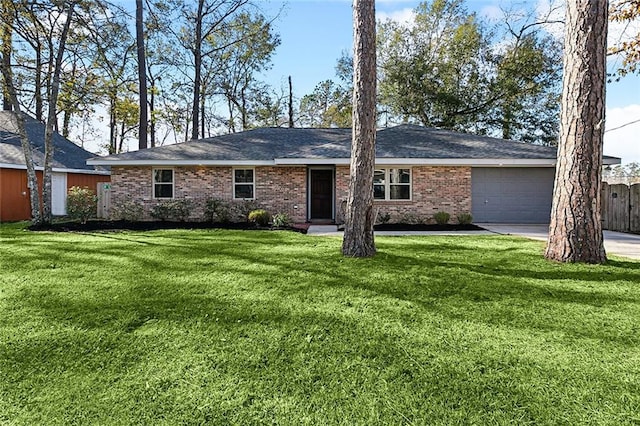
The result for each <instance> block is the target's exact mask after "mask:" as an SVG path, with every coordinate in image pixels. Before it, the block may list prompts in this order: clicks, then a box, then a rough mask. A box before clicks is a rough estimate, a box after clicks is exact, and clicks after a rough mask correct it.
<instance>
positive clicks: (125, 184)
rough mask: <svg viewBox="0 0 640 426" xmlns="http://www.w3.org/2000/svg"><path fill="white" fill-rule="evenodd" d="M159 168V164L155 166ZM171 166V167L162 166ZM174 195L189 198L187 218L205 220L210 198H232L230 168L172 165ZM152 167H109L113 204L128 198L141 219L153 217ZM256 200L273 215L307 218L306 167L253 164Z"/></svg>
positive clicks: (227, 199)
mask: <svg viewBox="0 0 640 426" xmlns="http://www.w3.org/2000/svg"><path fill="white" fill-rule="evenodd" d="M158 168H162V167H158ZM164 168H170V167H164ZM171 168H172V169H173V179H174V194H173V195H174V198H175V199H177V200H180V199H187V200H190V201H192V206H193V209H192V212H191V215H190V217H189V220H192V221H200V220H204V205H205V202H206V200H208V199H211V198H216V199H221V200H226V201H232V200H233V169H232V168H231V167H208V166H206V167H205V166H185V167H171ZM152 170H153V167H112V169H111V190H112V194H111V196H112V206H114V207H117V206H119V205H122V204H123V203H124V202H127V201H134V202H137V203H140V204H142V206H143V211H144V214H143V219H144V220H153V218H152V217H151V214H150V211H151V209H152V208H153V206H155V205H156V204H158V203H159V202H161V201H162V200H157V199H154V198H153V176H152ZM254 170H255V174H254V179H255V194H254V195H255V198H256V199H255V201H256V203H257V204H259V206H260V207H262V208H265V209H266V210H267V211H269V212H270V213H272V214H275V213H287V214H288V215H289V216H290V217H291V218H292V219H293V220H294V221H295V222H304V221H305V220H306V214H307V213H306V203H307V201H306V200H307V184H306V182H307V169H306V167H255V168H254Z"/></svg>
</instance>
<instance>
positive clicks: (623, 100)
mask: <svg viewBox="0 0 640 426" xmlns="http://www.w3.org/2000/svg"><path fill="white" fill-rule="evenodd" d="M418 3H419V2H418V1H414V0H377V1H376V15H377V18H378V19H383V20H384V19H387V18H392V19H406V17H408V16H410V13H411V11H412V10H413V9H414V8H415V7H416V5H418ZM516 3H517V2H513V1H506V0H467V1H466V5H467V7H468V9H469V10H470V11H475V12H477V13H478V14H479V15H480V16H483V17H485V18H487V19H493V18H495V17H496V16H498V15H499V13H500V9H501V8H502V9H505V8H510V7H512V6H513V4H516ZM258 4H259V5H260V6H261V7H262V8H263V9H264V10H265V12H266V13H267V14H271V16H275V15H276V14H277V13H278V12H279V11H280V13H279V15H278V17H277V18H276V21H275V22H274V26H275V29H276V31H277V32H278V33H279V34H280V38H281V45H280V46H279V47H278V48H277V50H276V54H275V56H274V61H273V62H274V63H273V67H272V68H271V69H270V70H269V71H268V72H267V73H266V74H265V75H264V78H265V80H266V81H267V82H269V83H270V84H272V85H273V86H274V87H283V88H286V87H288V82H287V79H288V76H291V77H292V81H293V90H294V94H295V96H296V97H298V98H300V97H302V96H304V95H305V94H308V93H311V92H312V91H313V89H314V87H315V86H316V84H318V83H320V82H321V81H324V80H327V79H333V78H335V65H336V61H337V59H338V58H339V57H340V56H341V53H342V52H343V51H345V50H346V51H351V49H352V42H353V29H352V27H353V24H352V8H351V5H352V1H351V0H322V1H319V0H289V1H287V2H282V1H274V0H258ZM538 5H539V7H540V8H542V9H544V8H545V7H548V5H547V4H546V0H538ZM550 30H551V31H556V32H558V34H561V32H562V29H561V28H557V27H556V28H552V29H550ZM630 30H631V31H640V23H638V25H636V26H633V27H632V28H630V29H627V32H629V31H630ZM621 33H622V31H621V29H620V26H619V25H616V26H611V27H610V30H609V39H610V40H617V39H619V38H620V37H621ZM616 61H619V58H611V59H610V60H609V66H610V68H611V69H614V67H615V65H616V64H617V63H618V62H616ZM606 96H607V97H606V114H607V117H606V127H605V142H604V154H605V155H611V156H615V157H621V158H622V163H623V164H625V163H630V162H640V121H638V122H636V123H633V124H628V123H631V122H633V121H637V120H640V76H638V75H632V76H627V77H625V78H623V79H622V80H621V81H619V82H612V83H609V84H608V85H607V95H606ZM621 126H624V127H621Z"/></svg>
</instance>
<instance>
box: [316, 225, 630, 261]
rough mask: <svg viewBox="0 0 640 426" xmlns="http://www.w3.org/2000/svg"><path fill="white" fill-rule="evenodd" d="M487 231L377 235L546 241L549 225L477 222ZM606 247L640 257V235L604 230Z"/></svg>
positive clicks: (326, 229) (328, 232) (322, 230)
mask: <svg viewBox="0 0 640 426" xmlns="http://www.w3.org/2000/svg"><path fill="white" fill-rule="evenodd" d="M476 225H478V226H480V227H481V228H484V229H485V231H453V232H418V231H405V232H395V231H377V232H376V235H380V236H383V235H387V236H402V235H407V236H408V235H491V234H500V235H516V236H520V237H525V238H530V239H533V240H540V241H546V240H547V237H548V232H549V225H516V224H499V223H476ZM307 234H309V235H322V236H342V231H338V227H337V226H335V225H311V226H310V227H309V229H308V231H307ZM604 248H605V250H606V251H607V254H613V255H616V256H624V257H628V258H631V259H640V235H635V234H625V233H623V232H614V231H604Z"/></svg>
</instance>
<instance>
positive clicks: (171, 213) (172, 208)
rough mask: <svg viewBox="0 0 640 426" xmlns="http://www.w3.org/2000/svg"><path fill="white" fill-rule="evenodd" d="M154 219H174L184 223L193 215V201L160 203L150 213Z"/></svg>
mask: <svg viewBox="0 0 640 426" xmlns="http://www.w3.org/2000/svg"><path fill="white" fill-rule="evenodd" d="M149 213H150V214H151V217H153V218H154V219H160V220H162V221H165V220H169V219H173V220H179V221H182V222H184V221H185V220H187V218H188V217H189V215H190V214H191V201H189V200H169V201H160V202H159V203H158V204H156V205H155V206H153V207H152V208H151V211H150V212H149Z"/></svg>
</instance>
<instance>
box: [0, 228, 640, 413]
mask: <svg viewBox="0 0 640 426" xmlns="http://www.w3.org/2000/svg"><path fill="white" fill-rule="evenodd" d="M22 227H23V225H19V224H17V225H16V224H13V225H2V228H1V229H0V239H1V241H0V268H1V271H2V274H1V275H0V424H1V423H7V424H16V425H23V424H24V425H27V424H29V425H31V424H46V425H55V424H106V425H110V424H154V425H155V424H203V423H210V424H241V425H248V424H317V425H320V424H321V425H325V424H328V425H333V424H349V425H358V424H361V425H390V424H435V425H439V424H535V425H540V424H567V425H577V424H580V425H582V424H598V425H600V424H616V425H618V424H636V425H637V424H640V414H639V413H640V410H639V407H640V321H638V319H639V318H640V284H639V283H640V263H638V262H633V261H628V260H623V259H622V258H615V259H614V260H611V261H610V262H609V263H608V264H607V265H605V266H589V265H562V264H555V263H550V262H547V261H545V260H543V259H542V257H541V252H542V248H543V246H542V244H541V243H539V242H534V241H528V240H525V239H520V238H512V237H502V236H483V237H476V236H474V237H469V236H460V237H436V236H433V237H431V236H430V237H413V238H409V237H402V238H400V237H387V238H382V237H380V238H377V240H376V242H377V246H378V250H379V253H378V255H377V256H376V257H375V258H373V259H364V260H362V259H347V258H343V257H342V256H341V255H340V244H341V240H340V239H339V238H330V237H326V238H322V237H311V236H305V235H301V234H294V233H288V232H268V231H265V232H260V231H251V232H247V231H220V230H211V231H188V230H176V231H154V232H146V233H142V232H123V233H89V234H79V233H49V232H38V233H33V232H29V231H25V230H23V229H22Z"/></svg>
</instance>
